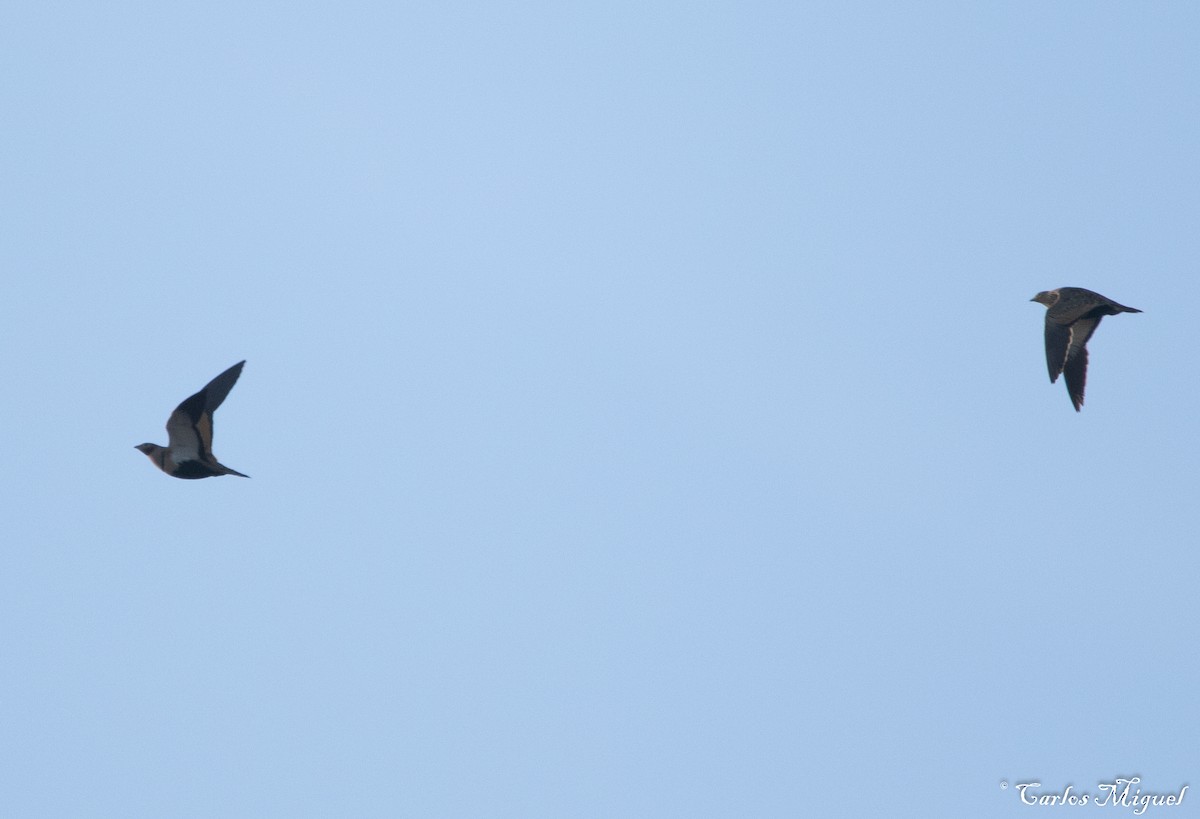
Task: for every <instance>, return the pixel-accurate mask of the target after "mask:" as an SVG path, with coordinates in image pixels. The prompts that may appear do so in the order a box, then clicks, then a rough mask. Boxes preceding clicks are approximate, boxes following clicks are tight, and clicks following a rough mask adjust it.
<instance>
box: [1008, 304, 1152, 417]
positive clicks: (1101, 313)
mask: <svg viewBox="0 0 1200 819" xmlns="http://www.w3.org/2000/svg"><path fill="white" fill-rule="evenodd" d="M1030 301H1036V302H1038V303H1040V304H1044V305H1046V367H1047V368H1048V369H1049V370H1050V383H1051V384H1053V383H1054V382H1055V381H1057V380H1058V376H1059V374H1062V375H1063V376H1064V379H1065V380H1066V382H1067V394H1068V395H1070V396H1071V403H1072V404H1074V405H1075V411H1076V412H1079V410H1080V409H1081V408H1082V407H1083V390H1084V387H1085V385H1086V384H1087V365H1088V351H1087V343H1088V339H1090V338H1091V337H1092V333H1094V332H1096V328H1097V327H1099V326H1100V319H1102V318H1104V317H1105V316H1115V315H1117V313H1140V312H1142V311H1141V310H1138V309H1137V308H1135V307H1126V306H1125V305H1123V304H1117V303H1116V302H1115V301H1113V300H1112V299H1110V298H1107V297H1105V296H1101V295H1100V294H1099V293H1093V292H1092V291H1091V290H1085V289H1084V288H1082V287H1060V288H1058V289H1057V290H1043V291H1042V292H1041V293H1038V294H1037V295H1036V296H1034V297H1033V298H1032V299H1030Z"/></svg>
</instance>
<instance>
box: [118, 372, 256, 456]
mask: <svg viewBox="0 0 1200 819" xmlns="http://www.w3.org/2000/svg"><path fill="white" fill-rule="evenodd" d="M245 363H246V362H245V361H239V362H238V363H237V364H234V365H233V366H232V367H230V368H229V369H228V370H226V371H225V372H223V373H221V374H220V375H218V376H217V377H216V378H214V379H213V380H212V381H209V382H208V384H207V385H206V386H205V387H204V389H202V390H200V392H198V393H196V394H195V395H193V396H191V397H190V398H188V399H187V400H185V401H184V402H183V403H182V404H180V405H179V406H178V407H176V408H175V411H174V412H172V413H171V417H170V418H168V419H167V436H168V441H167V445H166V446H159V445H158V444H138V445H137V446H136V447H135V449H140V450H141V451H142V452H144V453H146V455H147V456H148V457H149V458H150V460H151V461H153V462H154V465H155V466H157V467H158V468H159V469H161V470H162V471H163V472H166V473H167V474H168V475H170V476H171V477H173V478H192V479H194V478H215V477H217V476H219V475H238V476H239V477H242V478H249V477H250V476H249V475H243V474H242V473H241V472H238V471H237V470H236V469H230V468H229V467H227V466H225V465H224V464H222V463H220V462H218V461H217V459H216V458H215V457H214V456H213V454H212V434H213V413H214V412H216V411H217V407H219V406H221V402H222V401H224V400H225V396H227V395H229V391H230V390H231V389H233V385H234V384H236V383H237V380H238V376H239V375H241V374H242V366H243V365H245Z"/></svg>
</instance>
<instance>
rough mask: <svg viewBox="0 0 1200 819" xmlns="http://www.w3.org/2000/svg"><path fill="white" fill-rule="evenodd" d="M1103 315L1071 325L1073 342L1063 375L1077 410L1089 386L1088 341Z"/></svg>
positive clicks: (1068, 352) (1068, 350)
mask: <svg viewBox="0 0 1200 819" xmlns="http://www.w3.org/2000/svg"><path fill="white" fill-rule="evenodd" d="M1100 319H1101V316H1096V317H1095V318H1086V319H1080V320H1079V321H1077V322H1075V323H1074V324H1072V325H1071V344H1070V346H1069V347H1068V348H1067V360H1066V362H1065V363H1064V364H1063V377H1064V378H1065V379H1066V381H1067V394H1068V395H1070V396H1071V403H1072V404H1074V405H1075V411H1076V412H1078V411H1079V408H1080V407H1082V406H1083V392H1084V388H1085V387H1086V386H1087V366H1088V351H1087V343H1088V340H1089V339H1090V338H1091V337H1092V333H1094V332H1096V328H1097V327H1098V326H1100Z"/></svg>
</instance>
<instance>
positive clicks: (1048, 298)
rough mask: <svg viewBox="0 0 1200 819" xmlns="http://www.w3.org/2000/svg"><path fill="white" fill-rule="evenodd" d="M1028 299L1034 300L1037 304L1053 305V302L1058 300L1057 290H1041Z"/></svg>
mask: <svg viewBox="0 0 1200 819" xmlns="http://www.w3.org/2000/svg"><path fill="white" fill-rule="evenodd" d="M1030 301H1036V302H1038V303H1039V304H1044V305H1046V306H1047V307H1053V306H1054V303H1055V302H1056V301H1058V291H1057V290H1043V291H1042V292H1041V293H1038V294H1037V295H1036V296H1034V297H1033V298H1032V299H1030Z"/></svg>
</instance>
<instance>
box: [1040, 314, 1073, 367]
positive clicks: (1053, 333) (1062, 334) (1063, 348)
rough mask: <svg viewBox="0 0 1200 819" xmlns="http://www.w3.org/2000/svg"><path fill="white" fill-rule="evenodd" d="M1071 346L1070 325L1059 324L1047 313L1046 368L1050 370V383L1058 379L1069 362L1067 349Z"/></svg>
mask: <svg viewBox="0 0 1200 819" xmlns="http://www.w3.org/2000/svg"><path fill="white" fill-rule="evenodd" d="M1070 348H1071V327H1070V325H1065V324H1059V323H1058V322H1057V321H1054V320H1053V319H1051V318H1050V314H1049V313H1047V314H1046V369H1047V370H1049V371H1050V383H1051V384H1053V383H1054V382H1055V381H1057V380H1058V376H1059V374H1060V373H1062V371H1063V367H1064V366H1065V365H1066V363H1067V350H1069V349H1070Z"/></svg>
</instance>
